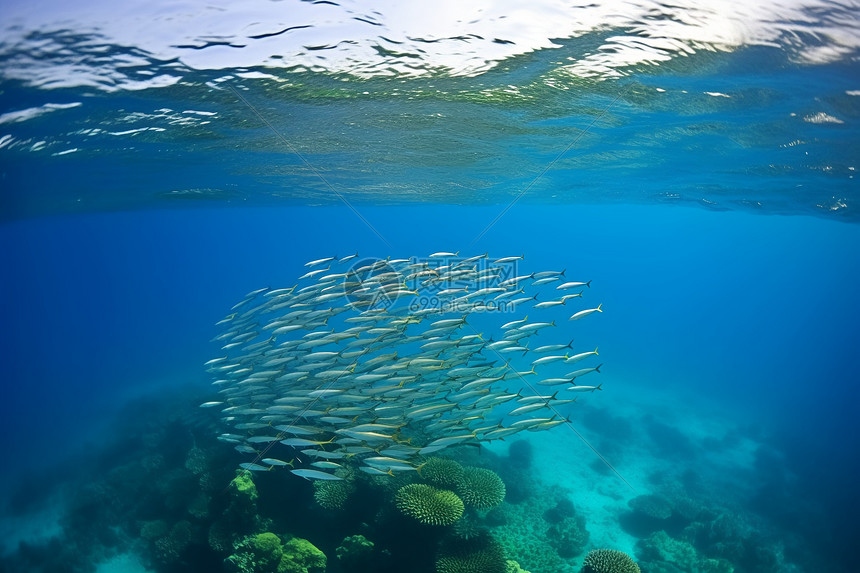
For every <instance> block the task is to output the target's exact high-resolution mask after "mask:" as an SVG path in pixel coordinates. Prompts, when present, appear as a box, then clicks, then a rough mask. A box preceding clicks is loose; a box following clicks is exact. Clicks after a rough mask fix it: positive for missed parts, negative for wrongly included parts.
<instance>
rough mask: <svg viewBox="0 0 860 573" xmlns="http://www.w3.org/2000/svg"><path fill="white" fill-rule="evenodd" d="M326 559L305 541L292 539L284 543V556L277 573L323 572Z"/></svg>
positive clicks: (296, 538)
mask: <svg viewBox="0 0 860 573" xmlns="http://www.w3.org/2000/svg"><path fill="white" fill-rule="evenodd" d="M327 561H328V559H327V558H326V555H325V553H323V552H322V551H320V550H319V549H318V548H317V547H316V546H315V545H314V544H313V543H311V542H310V541H308V540H307V539H301V538H300V537H293V538H291V539H289V540H287V541H286V542H285V543H284V554H283V556H282V557H281V562H280V564H279V565H278V573H314V572H316V571H325V567H326V563H327Z"/></svg>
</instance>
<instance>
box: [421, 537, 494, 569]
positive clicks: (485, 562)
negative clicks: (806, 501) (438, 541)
mask: <svg viewBox="0 0 860 573" xmlns="http://www.w3.org/2000/svg"><path fill="white" fill-rule="evenodd" d="M440 555H441V556H440V557H439V559H438V560H437V561H436V572H437V573H505V572H506V570H507V567H508V564H507V560H506V559H505V552H504V550H503V548H502V545H501V544H500V543H499V542H498V541H496V539H494V538H493V537H492V536H490V535H488V534H484V535H481V536H479V537H475V538H472V539H469V540H458V541H454V542H450V541H449V542H448V543H445V544H444V546H443V548H442V550H441V552H440Z"/></svg>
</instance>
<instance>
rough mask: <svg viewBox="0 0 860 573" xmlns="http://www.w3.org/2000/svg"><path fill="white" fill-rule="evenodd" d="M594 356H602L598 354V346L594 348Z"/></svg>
mask: <svg viewBox="0 0 860 573" xmlns="http://www.w3.org/2000/svg"><path fill="white" fill-rule="evenodd" d="M594 355H595V356H600V355H599V354H598V353H597V347H596V346H595V347H594Z"/></svg>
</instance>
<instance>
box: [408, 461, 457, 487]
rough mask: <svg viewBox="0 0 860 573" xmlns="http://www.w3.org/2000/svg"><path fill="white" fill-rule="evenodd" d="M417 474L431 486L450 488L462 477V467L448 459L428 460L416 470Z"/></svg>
mask: <svg viewBox="0 0 860 573" xmlns="http://www.w3.org/2000/svg"><path fill="white" fill-rule="evenodd" d="M418 473H419V474H420V475H421V477H422V478H424V479H425V480H427V481H428V482H430V483H432V484H433V485H438V486H452V485H455V484H456V483H457V482H458V481H459V480H460V478H461V477H463V466H461V465H460V463H459V462H456V461H454V460H450V459H448V458H430V459H429V460H427V461H426V462H424V464H423V465H422V466H421V467H420V468H418Z"/></svg>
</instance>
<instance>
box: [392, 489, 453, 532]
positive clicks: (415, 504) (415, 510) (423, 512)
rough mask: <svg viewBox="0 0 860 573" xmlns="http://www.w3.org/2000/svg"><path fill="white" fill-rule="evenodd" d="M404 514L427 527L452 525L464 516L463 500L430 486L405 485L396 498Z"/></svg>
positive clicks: (398, 506)
mask: <svg viewBox="0 0 860 573" xmlns="http://www.w3.org/2000/svg"><path fill="white" fill-rule="evenodd" d="M394 501H395V503H396V504H397V509H399V510H400V511H401V512H403V514H405V515H408V516H410V517H414V518H415V519H417V520H418V521H420V522H421V523H425V524H427V525H451V524H452V523H454V522H455V521H457V520H458V519H460V516H462V515H463V510H464V509H465V508H464V506H463V500H462V499H460V498H459V497H457V494H455V493H454V492H453V491H448V490H445V489H436V488H435V487H431V486H429V485H424V484H420V483H413V484H409V485H405V486H403V487H402V488H400V490H398V492H397V494H396V495H395V496H394Z"/></svg>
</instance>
